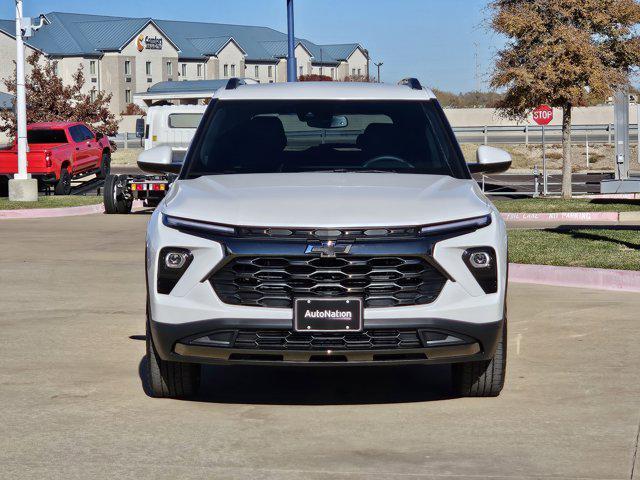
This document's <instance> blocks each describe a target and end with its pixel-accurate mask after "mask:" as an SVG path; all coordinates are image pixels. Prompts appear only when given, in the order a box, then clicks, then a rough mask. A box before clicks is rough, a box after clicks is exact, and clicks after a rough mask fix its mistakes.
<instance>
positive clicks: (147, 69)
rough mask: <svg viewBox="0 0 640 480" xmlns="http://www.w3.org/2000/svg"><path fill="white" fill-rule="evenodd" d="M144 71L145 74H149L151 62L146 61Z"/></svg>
mask: <svg viewBox="0 0 640 480" xmlns="http://www.w3.org/2000/svg"><path fill="white" fill-rule="evenodd" d="M145 72H147V75H151V62H147V63H146V67H145Z"/></svg>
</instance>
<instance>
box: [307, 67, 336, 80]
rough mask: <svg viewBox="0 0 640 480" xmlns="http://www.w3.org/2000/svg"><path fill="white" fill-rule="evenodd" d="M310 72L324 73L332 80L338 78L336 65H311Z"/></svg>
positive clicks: (315, 73)
mask: <svg viewBox="0 0 640 480" xmlns="http://www.w3.org/2000/svg"><path fill="white" fill-rule="evenodd" d="M312 73H313V74H314V75H324V76H327V77H331V78H333V79H334V80H337V79H338V67H337V66H333V65H332V66H323V67H320V66H318V65H314V66H313V67H312Z"/></svg>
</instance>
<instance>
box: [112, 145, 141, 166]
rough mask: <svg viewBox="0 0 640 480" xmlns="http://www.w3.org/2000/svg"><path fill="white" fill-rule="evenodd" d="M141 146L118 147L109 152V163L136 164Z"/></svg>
mask: <svg viewBox="0 0 640 480" xmlns="http://www.w3.org/2000/svg"><path fill="white" fill-rule="evenodd" d="M142 152H143V150H142V149H141V148H126V149H125V148H119V149H118V150H116V151H115V152H113V153H112V154H111V165H136V164H137V162H138V155H140V154H141V153H142Z"/></svg>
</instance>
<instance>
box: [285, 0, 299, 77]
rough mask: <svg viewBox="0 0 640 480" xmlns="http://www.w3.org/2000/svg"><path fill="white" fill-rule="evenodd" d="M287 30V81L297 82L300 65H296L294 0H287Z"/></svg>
mask: <svg viewBox="0 0 640 480" xmlns="http://www.w3.org/2000/svg"><path fill="white" fill-rule="evenodd" d="M287 32H288V36H289V38H288V40H289V42H288V43H289V48H288V55H287V82H295V81H296V79H297V78H298V72H297V71H298V67H297V65H296V35H295V28H294V25H293V0H287Z"/></svg>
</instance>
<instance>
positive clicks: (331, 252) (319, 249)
mask: <svg viewBox="0 0 640 480" xmlns="http://www.w3.org/2000/svg"><path fill="white" fill-rule="evenodd" d="M350 250H351V244H348V243H347V244H340V245H337V244H336V242H334V241H332V240H329V241H328V242H322V243H314V244H311V245H307V249H306V250H305V251H304V253H306V254H313V253H319V254H320V255H321V256H323V257H335V256H336V254H347V253H349V251H350Z"/></svg>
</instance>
